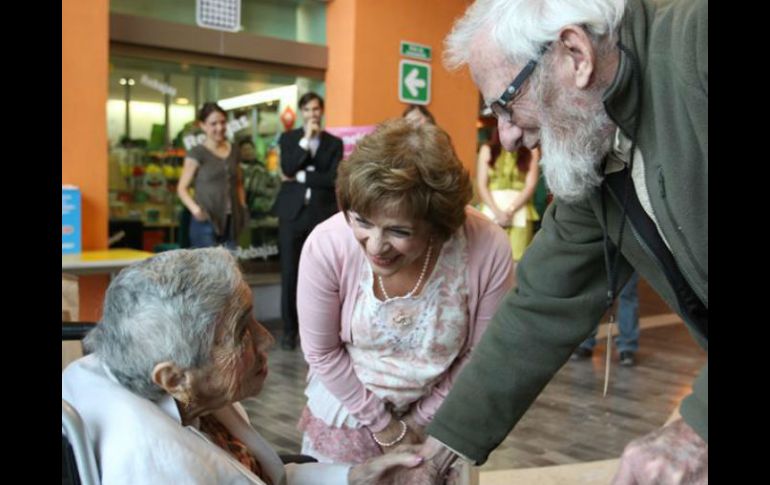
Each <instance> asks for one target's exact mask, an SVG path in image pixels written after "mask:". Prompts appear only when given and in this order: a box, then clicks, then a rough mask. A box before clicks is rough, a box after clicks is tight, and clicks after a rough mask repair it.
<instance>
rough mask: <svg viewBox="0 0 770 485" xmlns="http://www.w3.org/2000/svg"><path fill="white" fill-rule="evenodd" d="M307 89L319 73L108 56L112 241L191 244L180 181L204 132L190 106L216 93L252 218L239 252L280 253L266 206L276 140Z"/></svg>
mask: <svg viewBox="0 0 770 485" xmlns="http://www.w3.org/2000/svg"><path fill="white" fill-rule="evenodd" d="M308 90H313V91H316V92H318V93H320V94H321V95H323V94H324V86H323V82H322V81H320V80H316V79H310V78H305V77H296V76H290V75H286V74H274V73H273V74H267V73H264V72H262V73H260V72H247V71H242V70H233V69H224V68H220V67H211V66H204V65H190V64H185V63H179V62H177V63H175V62H167V61H161V60H155V59H144V58H135V57H128V56H118V55H113V56H111V57H110V68H109V97H108V101H107V107H106V113H107V131H108V138H109V191H110V194H109V200H110V239H111V242H112V247H134V248H137V249H143V250H146V251H159V250H163V249H168V248H174V247H186V246H187V244H188V236H187V224H188V223H189V214H188V213H186V209H184V206H183V205H182V204H181V202H180V201H179V198H178V197H177V195H176V184H177V181H178V180H179V176H180V174H181V171H182V163H183V160H184V157H185V153H186V151H187V150H189V149H190V148H191V147H192V146H194V145H195V144H197V143H199V142H200V141H201V140H200V139H199V135H200V130H199V129H198V128H197V126H196V124H195V116H196V106H198V107H199V106H201V105H202V104H203V103H204V102H207V101H216V102H218V103H219V104H220V105H221V106H222V107H223V108H224V109H225V111H227V113H228V120H229V123H228V137H229V139H230V141H231V142H232V143H233V148H234V149H238V150H241V155H242V159H243V163H242V169H243V174H244V186H245V189H246V196H247V204H248V206H249V210H250V212H251V228H250V231H246V233H244V234H243V235H242V237H241V239H240V241H239V242H240V246H241V259H242V260H246V261H248V260H250V259H253V260H258V261H263V262H267V261H275V260H277V220H276V219H275V218H274V217H272V216H271V215H270V214H269V210H270V208H271V207H272V204H273V201H274V199H275V196H276V194H277V191H278V188H279V186H280V175H279V164H278V160H279V153H278V151H277V141H278V137H279V136H280V134H281V133H282V132H283V131H285V130H286V129H287V128H291V127H293V126H294V125H295V124H298V123H299V120H298V118H299V117H298V113H297V99H298V97H299V96H301V94H303V93H305V92H306V91H308ZM257 266H258V265H257Z"/></svg>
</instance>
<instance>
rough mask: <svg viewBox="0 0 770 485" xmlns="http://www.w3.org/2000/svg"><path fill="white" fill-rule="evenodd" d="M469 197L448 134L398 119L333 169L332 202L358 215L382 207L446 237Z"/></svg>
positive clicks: (468, 183)
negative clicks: (333, 186)
mask: <svg viewBox="0 0 770 485" xmlns="http://www.w3.org/2000/svg"><path fill="white" fill-rule="evenodd" d="M472 197H473V187H472V184H471V180H470V175H469V174H468V170H466V168H465V167H464V166H463V164H462V162H460V159H459V158H457V154H456V153H455V150H454V147H453V146H452V141H451V139H450V137H449V135H448V134H447V133H446V132H445V131H444V130H442V129H441V128H439V127H438V126H436V125H432V124H429V123H424V124H422V125H420V126H415V125H414V124H412V123H409V122H408V121H407V120H405V119H403V118H397V119H392V120H388V121H385V122H383V123H381V124H380V125H379V126H378V127H377V129H376V130H375V131H374V132H372V133H370V134H369V135H367V136H365V137H364V138H363V139H362V140H361V141H360V142H359V143H358V145H357V146H356V148H355V150H354V151H353V153H352V154H351V155H350V157H349V158H348V159H347V160H344V161H342V162H341V163H340V165H339V168H338V171H337V201H338V203H339V206H340V210H342V211H343V213H344V214H345V217H346V218H347V217H348V211H351V210H352V211H355V212H357V213H359V214H361V215H362V216H365V217H367V216H371V215H372V213H373V212H375V211H379V210H384V211H386V213H390V214H394V213H397V214H399V215H402V216H405V217H409V218H411V219H413V220H418V221H424V222H426V223H428V225H429V226H430V228H431V232H432V234H433V235H435V236H437V237H438V238H441V239H447V238H449V236H451V235H452V233H454V232H455V231H456V230H457V229H458V228H459V227H460V226H461V225H462V224H463V223H464V222H465V206H466V205H467V204H468V203H469V202H470V200H471V198H472Z"/></svg>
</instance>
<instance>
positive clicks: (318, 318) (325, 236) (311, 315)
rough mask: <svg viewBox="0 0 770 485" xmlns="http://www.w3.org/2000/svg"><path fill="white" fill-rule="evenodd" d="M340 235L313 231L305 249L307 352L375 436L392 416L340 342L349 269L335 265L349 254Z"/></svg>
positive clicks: (301, 306) (300, 304)
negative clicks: (358, 373)
mask: <svg viewBox="0 0 770 485" xmlns="http://www.w3.org/2000/svg"><path fill="white" fill-rule="evenodd" d="M335 232H336V231H331V230H322V231H313V233H311V235H310V237H308V239H307V241H306V242H305V244H304V247H303V248H302V255H301V257H300V261H299V281H298V284H297V314H298V316H299V332H300V342H301V344H302V351H303V352H304V354H305V360H306V361H307V363H308V365H309V366H310V369H311V370H312V372H313V373H315V374H317V375H318V377H319V378H320V379H321V382H323V384H324V386H325V387H326V388H327V389H328V390H329V391H330V392H331V393H332V394H333V395H334V396H336V397H337V399H339V400H340V402H342V404H344V405H345V407H346V408H347V409H348V411H349V412H350V413H351V414H352V415H353V416H354V417H355V418H356V419H357V420H358V421H360V422H361V423H362V424H364V425H366V426H368V427H369V429H371V430H372V431H375V432H376V431H381V430H382V429H384V428H385V427H386V426H387V424H388V422H389V421H390V413H389V412H388V411H386V409H385V405H384V403H383V402H382V400H380V398H378V397H377V396H376V395H375V394H373V393H372V392H371V391H369V390H367V389H366V388H365V387H364V385H363V384H362V383H361V381H360V380H358V377H357V376H356V373H355V371H354V370H353V363H352V361H351V359H350V355H349V354H348V352H347V350H346V349H345V346H344V344H343V342H342V339H341V338H340V328H341V320H340V319H341V311H342V300H343V298H342V297H341V295H340V291H341V290H340V273H341V272H342V269H343V268H344V264H343V262H342V261H338V262H335V254H337V253H340V252H342V253H343V254H344V247H343V248H339V247H338V248H336V249H335V247H334V243H335V241H334V238H335V237H337V236H335ZM337 234H339V233H338V232H337ZM337 242H338V246H344V245H342V244H340V243H339V241H337ZM337 259H341V258H339V257H338V258H337Z"/></svg>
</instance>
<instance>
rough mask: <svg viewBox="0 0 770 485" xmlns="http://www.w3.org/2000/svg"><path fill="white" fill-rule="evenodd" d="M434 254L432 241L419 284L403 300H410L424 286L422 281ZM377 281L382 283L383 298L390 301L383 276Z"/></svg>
mask: <svg viewBox="0 0 770 485" xmlns="http://www.w3.org/2000/svg"><path fill="white" fill-rule="evenodd" d="M432 254H433V246H432V245H431V243H430V241H428V254H426V255H425V262H424V263H423V264H422V271H420V277H419V278H417V284H416V285H414V288H412V291H410V292H409V293H407V294H406V295H404V296H403V298H409V297H410V296H412V295H414V293H415V292H416V291H417V289H418V288H419V287H420V285H421V284H422V279H423V278H425V273H426V272H427V271H428V265H429V264H430V257H431V255H432ZM377 281H379V282H380V290H382V296H384V297H385V300H386V301H387V300H390V297H389V296H388V292H387V291H385V285H384V284H383V283H382V276H380V275H377Z"/></svg>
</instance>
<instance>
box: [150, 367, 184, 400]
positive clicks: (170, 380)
mask: <svg viewBox="0 0 770 485" xmlns="http://www.w3.org/2000/svg"><path fill="white" fill-rule="evenodd" d="M152 382H154V383H155V384H157V385H158V386H160V388H161V389H163V390H164V391H166V392H167V393H168V394H169V395H171V396H172V397H173V398H174V399H176V400H177V401H179V402H181V403H185V404H187V403H189V402H190V400H191V399H192V375H191V372H190V371H189V370H185V369H181V368H179V367H178V366H177V365H176V364H175V363H173V362H169V361H165V362H160V363H159V364H156V365H155V367H154V368H153V369H152Z"/></svg>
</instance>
